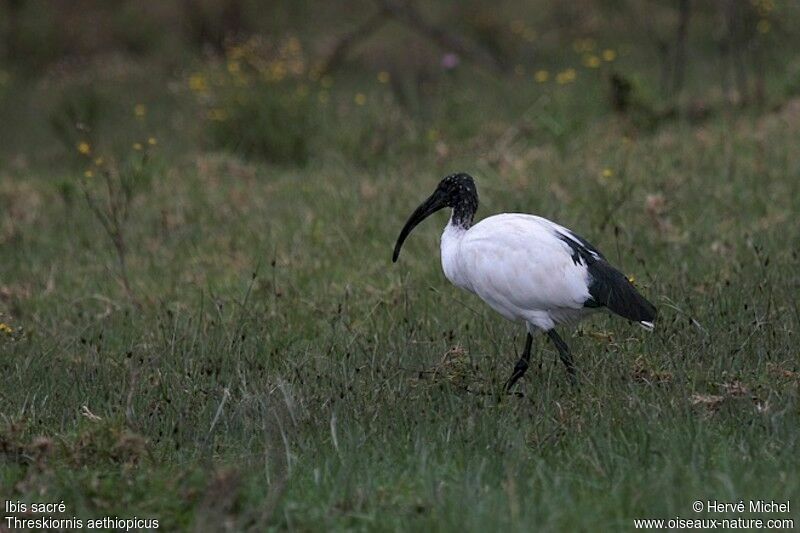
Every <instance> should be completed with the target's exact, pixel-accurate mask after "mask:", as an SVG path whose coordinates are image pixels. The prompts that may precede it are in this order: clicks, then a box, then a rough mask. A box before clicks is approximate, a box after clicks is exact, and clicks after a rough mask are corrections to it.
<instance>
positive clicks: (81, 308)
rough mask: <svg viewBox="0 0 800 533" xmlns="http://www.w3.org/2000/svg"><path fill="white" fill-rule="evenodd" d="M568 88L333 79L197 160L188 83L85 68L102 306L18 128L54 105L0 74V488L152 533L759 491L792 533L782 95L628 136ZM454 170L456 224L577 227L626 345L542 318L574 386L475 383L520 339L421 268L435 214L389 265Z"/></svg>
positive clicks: (677, 504)
mask: <svg viewBox="0 0 800 533" xmlns="http://www.w3.org/2000/svg"><path fill="white" fill-rule="evenodd" d="M588 76H593V74H592V73H587V71H585V70H582V71H580V72H579V79H578V81H577V82H576V84H575V85H574V86H565V87H559V86H557V85H554V84H553V83H552V82H550V84H548V85H547V86H546V87H539V86H536V85H532V84H530V83H524V82H522V81H518V82H513V81H512V82H507V83H497V82H492V81H489V80H486V79H482V78H481V79H478V80H473V81H471V82H469V83H466V82H465V80H464V79H459V78H457V77H454V78H453V79H446V80H440V81H439V84H438V85H436V87H437V89H436V90H437V91H439V92H438V93H436V94H434V95H433V96H428V97H427V98H428V99H429V100H428V101H427V103H425V104H424V106H425V112H424V113H422V114H420V115H419V116H411V117H410V118H409V116H408V115H407V111H404V110H403V109H402V108H401V107H400V106H399V104H397V103H396V101H395V100H394V99H393V97H392V94H391V93H390V92H389V89H388V88H386V87H384V86H381V85H379V84H377V82H374V81H369V82H365V81H363V80H362V79H359V78H354V79H352V80H349V79H345V80H341V81H339V80H337V81H336V83H335V84H334V87H333V88H332V89H331V91H330V97H331V101H330V103H329V105H328V106H327V107H325V106H321V107H320V108H319V109H318V110H317V111H315V113H316V117H315V119H316V120H318V121H319V122H318V126H317V127H318V128H320V130H319V132H318V133H317V134H316V136H315V137H314V138H312V139H309V157H308V161H307V162H306V163H305V164H304V165H303V166H300V167H294V166H285V165H283V166H282V165H275V164H273V163H270V162H269V161H264V160H263V159H260V158H254V159H253V160H248V159H245V158H244V157H242V156H238V155H235V154H230V153H223V152H217V151H214V149H213V148H210V147H209V143H208V141H207V137H206V136H205V134H204V127H205V122H204V121H203V119H202V110H198V108H197V106H196V104H195V102H194V101H193V99H192V97H191V96H190V95H188V94H183V93H178V94H177V95H176V94H169V95H167V94H164V95H159V94H158V93H157V91H154V90H152V89H151V92H150V93H147V94H145V95H144V96H141V95H140V96H138V97H137V94H138V93H136V92H135V90H134V89H133V87H139V85H137V83H139V82H130V81H129V80H126V81H124V82H119V81H117V82H114V83H116V85H114V84H111V85H110V86H109V88H108V89H107V90H105V89H103V90H99V92H100V94H104V95H106V96H105V97H104V102H105V104H104V106H105V107H102V106H101V107H100V109H104V111H103V113H106V115H105V118H103V117H101V118H100V120H101V123H100V124H98V126H97V128H98V129H99V130H101V131H103V132H104V134H103V135H97V139H96V141H94V145H93V146H96V148H95V150H96V151H97V152H102V153H105V154H109V155H107V158H113V155H114V154H116V157H117V159H118V160H124V158H125V157H126V155H125V154H126V153H127V152H128V151H130V148H129V143H130V142H132V141H134V140H137V139H139V140H141V139H144V138H146V137H147V136H148V135H154V136H156V137H157V139H158V140H159V144H158V146H157V147H156V148H155V149H154V150H153V158H154V161H155V163H156V164H155V166H154V168H155V170H153V172H155V174H154V176H152V177H151V183H150V184H149V186H148V187H147V188H146V189H144V190H142V191H139V192H138V193H137V194H136V195H135V196H134V199H133V203H132V205H131V212H130V217H129V222H128V224H127V225H126V239H127V243H128V249H129V252H128V255H127V265H128V269H129V275H130V283H131V292H132V293H133V297H129V296H128V295H127V294H126V291H125V290H124V289H123V285H122V283H121V281H120V279H119V269H118V266H117V258H116V256H115V252H114V249H113V247H112V246H111V241H110V240H109V238H108V235H106V234H105V233H104V231H103V229H102V227H101V225H100V223H99V222H98V220H97V219H96V218H95V217H94V216H93V214H92V212H91V211H90V210H89V209H87V206H86V204H85V202H84V199H83V197H82V196H81V194H80V185H79V183H80V176H81V175H82V174H83V170H84V167H85V165H86V164H87V162H86V161H84V160H83V159H81V158H80V157H78V156H76V154H74V153H72V152H74V150H73V147H71V146H67V147H64V146H61V145H59V143H58V140H57V138H56V137H55V136H54V135H52V133H47V126H46V124H47V122H46V120H47V119H46V117H48V116H51V115H50V109H51V108H52V109H62V108H63V106H61V107H59V105H56V103H53V104H52V105H47V104H41V105H40V107H39V108H37V109H34V110H33V111H30V110H28V109H22V108H20V107H18V106H16V105H14V106H12V104H11V101H12V99H16V98H20V97H19V96H18V95H20V94H22V93H23V92H24V91H23V89H22V88H18V89H17V90H14V91H10V94H12V96H7V100H6V103H5V107H4V111H3V113H4V115H5V116H6V117H11V116H19V114H23V113H29V114H30V115H31V116H27V118H26V120H24V121H22V122H21V124H22V125H23V126H22V127H21V128H20V130H21V132H20V136H21V138H27V139H28V141H29V143H28V144H27V145H26V144H24V143H22V142H18V143H17V144H14V145H13V146H14V150H15V154H17V157H16V158H8V159H4V160H3V162H2V163H0V257H2V260H0V313H1V314H0V321H2V322H3V323H6V324H7V325H8V326H10V327H11V328H13V330H14V331H13V333H11V334H5V333H0V374H2V376H3V380H2V384H1V385H0V400H1V401H2V406H3V407H2V411H1V414H2V420H0V422H1V423H2V426H0V488H2V496H3V498H4V499H20V500H22V501H27V502H35V501H36V502H39V501H56V502H57V501H60V500H63V501H64V502H65V503H66V505H67V508H68V515H71V514H74V515H76V516H80V517H84V518H98V517H102V516H109V515H110V516H114V515H117V516H120V517H131V516H133V515H136V516H139V517H151V518H158V519H159V520H160V522H161V525H162V527H163V528H166V529H167V530H174V529H189V528H205V529H206V530H211V529H215V528H222V527H230V528H233V529H243V528H248V527H252V528H257V529H260V528H261V527H263V526H265V525H269V526H271V527H273V528H276V529H286V528H289V529H299V530H325V529H357V530H365V529H368V530H417V529H420V528H426V529H433V530H447V531H449V530H464V529H466V530H470V531H482V530H497V529H504V530H521V531H528V530H539V529H542V530H589V529H601V530H604V529H605V530H607V529H611V530H616V529H632V526H633V519H634V518H674V517H675V516H680V517H683V518H694V517H698V516H703V515H702V514H701V515H697V514H695V513H693V512H692V510H691V503H692V502H693V501H694V500H697V499H701V500H705V499H716V500H720V501H730V502H738V501H739V500H745V501H746V500H748V499H766V500H770V499H774V500H780V501H785V500H787V499H788V500H792V507H793V509H792V513H791V514H790V515H780V516H771V517H778V518H793V519H794V520H795V523H797V520H798V519H800V515H798V514H797V509H796V507H797V505H796V503H797V502H800V482H799V481H798V477H797V472H798V471H800V459H798V457H799V455H798V438H800V403H798V384H799V383H800V364H799V363H800V361H799V360H798V349H797V331H798V319H799V318H800V316H799V315H798V303H797V295H798V293H800V277H798V272H800V257H798V254H800V249H799V248H798V246H799V243H800V229H799V228H798V225H797V224H796V221H795V218H796V214H797V213H798V212H800V190H798V187H800V186H799V185H798V179H797V177H798V174H800V153H798V151H797V149H796V142H795V141H796V139H797V137H798V134H800V114H799V113H798V102H797V100H787V101H785V102H782V105H781V106H780V107H779V108H777V109H776V110H772V111H753V110H743V111H738V110H733V109H721V110H720V111H719V112H718V113H716V114H714V115H713V116H712V117H711V118H709V119H708V120H706V121H705V122H702V123H699V124H690V123H687V122H683V121H680V120H676V121H672V122H668V123H665V124H663V125H661V126H660V127H658V128H655V129H653V130H652V131H648V130H639V129H637V128H636V127H635V126H634V125H632V124H631V123H629V122H628V121H627V120H625V119H622V118H619V117H616V116H613V115H611V114H609V113H608V112H606V111H605V109H606V104H605V101H604V95H603V89H602V87H603V86H602V78H601V77H600V76H597V77H595V78H590V77H588ZM370 79H372V78H370ZM20 83H22V82H20ZM128 83H133V85H128ZM154 83H155V82H154ZM353 87H366V89H361V90H364V91H365V93H366V95H367V103H366V105H364V106H357V105H355V104H354V101H353ZM310 90H311V91H312V92H311V97H312V98H315V97H316V92H314V91H317V90H318V88H316V87H311V89H310ZM34 94H35V93H34ZM12 97H13V98H12ZM140 100H144V102H145V103H146V104H147V108H148V115H147V119H146V122H145V123H141V122H137V121H136V120H135V119H134V118H133V115H132V111H131V110H132V109H133V105H134V104H135V103H136V102H138V101H140ZM269 105H272V103H270V104H269ZM111 117H113V118H111ZM371 128H372V129H371ZM371 131H374V136H373V135H370V132H371ZM270 134H272V133H270ZM26 135H27V136H28V137H26ZM375 138H377V141H376V142H375V143H374V144H370V142H369V141H370V140H374V139H375ZM234 144H235V143H234ZM20 154H21V155H20ZM605 169H608V170H610V172H605V173H604V172H603V171H604V170H605ZM456 170H466V171H468V172H470V173H472V174H473V175H474V176H476V178H477V183H478V188H479V194H480V197H481V207H480V209H479V212H478V217H484V216H488V215H490V214H493V213H498V212H504V211H524V212H531V213H537V214H540V215H542V216H546V217H549V218H553V219H555V220H557V221H559V222H560V223H562V224H564V225H567V226H569V227H571V228H573V229H575V230H576V231H578V232H579V233H581V234H582V235H584V236H585V237H587V238H588V239H590V240H591V241H592V242H593V243H595V244H596V245H597V246H598V247H599V248H600V249H601V250H603V251H604V252H605V254H606V255H607V256H608V257H609V258H610V259H611V260H612V261H613V262H615V263H616V264H618V265H619V266H620V267H621V268H622V269H623V271H624V272H626V273H628V274H630V275H633V276H635V279H636V284H637V285H638V286H639V287H640V289H641V291H642V292H643V293H644V294H646V295H647V296H648V297H649V298H650V299H651V300H652V301H653V302H654V303H655V304H656V305H657V306H658V308H659V310H660V317H659V321H658V323H657V328H656V331H655V332H654V333H652V334H648V333H647V332H644V331H642V330H641V329H640V328H637V327H634V326H632V325H630V324H627V323H626V322H625V321H624V320H621V319H616V318H613V317H606V316H602V315H601V316H597V317H595V318H593V319H591V320H589V321H587V322H585V323H583V324H582V325H581V326H580V328H578V329H577V330H575V331H572V330H569V329H567V330H565V331H564V332H563V336H564V338H565V339H566V340H567V342H568V343H569V344H570V345H571V347H572V348H573V351H574V353H575V355H576V363H577V366H578V369H579V376H580V381H581V386H580V387H579V388H576V387H571V386H570V385H569V384H568V382H567V380H566V376H565V374H564V371H563V368H562V366H561V364H560V362H559V361H558V358H557V355H556V353H555V351H554V349H553V348H552V347H551V345H550V344H548V343H547V342H545V340H544V339H537V343H536V345H535V349H536V353H537V355H535V357H536V358H538V357H540V358H541V360H542V362H543V364H542V369H541V371H539V370H538V369H537V368H536V365H534V367H533V368H532V370H531V371H529V372H528V375H527V376H526V377H525V378H524V379H523V380H522V381H521V389H520V390H521V391H522V392H524V397H516V396H506V395H504V394H501V387H502V383H503V382H504V380H505V379H506V378H507V377H508V375H509V373H510V371H511V369H512V367H513V364H514V362H515V360H516V358H517V355H516V354H517V353H518V351H519V350H520V349H521V345H522V343H523V340H524V338H523V330H522V328H521V327H519V326H516V325H513V324H510V323H507V322H505V321H504V320H503V319H502V318H500V317H499V316H497V315H495V314H494V313H493V312H491V310H489V309H488V308H487V307H486V306H485V305H483V304H482V303H481V302H480V301H479V300H477V299H476V298H475V297H473V296H470V295H468V294H466V293H462V292H459V291H458V290H457V289H456V288H454V287H452V286H450V285H449V284H448V283H447V281H446V280H445V279H444V276H443V275H442V273H441V270H440V264H439V259H438V248H437V235H438V232H439V231H440V230H441V227H442V226H443V225H444V223H445V220H446V218H445V215H443V214H442V215H437V216H436V217H433V218H432V219H431V220H429V221H428V222H426V223H425V224H424V225H423V226H421V227H420V228H419V229H418V230H417V231H416V232H415V234H414V235H413V236H412V237H411V238H410V240H409V241H408V243H407V244H406V246H405V248H404V252H403V255H402V257H401V259H400V261H399V263H398V264H394V265H393V264H392V263H391V260H390V258H391V250H392V247H393V244H394V240H395V238H396V236H397V233H398V231H399V230H400V228H401V227H402V224H403V222H404V221H405V218H406V217H407V215H408V214H409V213H410V211H411V209H413V208H414V207H415V206H416V205H417V203H418V202H419V201H420V200H421V199H422V198H424V197H426V196H427V194H429V192H430V190H432V188H433V187H434V186H435V184H436V183H437V182H438V180H439V179H440V178H441V177H442V176H443V175H444V174H446V173H449V172H452V171H456ZM95 179H96V178H95ZM90 186H92V187H94V186H95V185H90ZM732 516H733V515H732ZM745 516H748V515H747V514H746V515H745ZM714 517H716V518H720V517H721V515H715V516H714Z"/></svg>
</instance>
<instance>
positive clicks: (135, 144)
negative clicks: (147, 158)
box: [133, 143, 142, 152]
mask: <svg viewBox="0 0 800 533" xmlns="http://www.w3.org/2000/svg"><path fill="white" fill-rule="evenodd" d="M133 149H134V150H136V151H137V152H141V150H142V143H133Z"/></svg>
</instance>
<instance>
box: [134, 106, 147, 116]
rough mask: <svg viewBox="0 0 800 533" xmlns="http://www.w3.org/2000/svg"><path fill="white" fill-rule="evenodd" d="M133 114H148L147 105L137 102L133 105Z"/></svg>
mask: <svg viewBox="0 0 800 533" xmlns="http://www.w3.org/2000/svg"><path fill="white" fill-rule="evenodd" d="M133 114H134V115H136V116H137V117H139V118H143V117H144V116H145V115H146V114H147V107H146V106H145V105H144V104H136V105H135V106H133Z"/></svg>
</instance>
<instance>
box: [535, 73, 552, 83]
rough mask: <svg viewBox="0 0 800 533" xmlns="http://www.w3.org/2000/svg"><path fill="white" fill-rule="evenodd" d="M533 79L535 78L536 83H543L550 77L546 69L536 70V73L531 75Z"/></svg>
mask: <svg viewBox="0 0 800 533" xmlns="http://www.w3.org/2000/svg"><path fill="white" fill-rule="evenodd" d="M533 79H535V80H536V82H537V83H544V82H546V81H547V80H549V79H550V73H549V72H547V71H546V70H537V71H536V74H534V75H533Z"/></svg>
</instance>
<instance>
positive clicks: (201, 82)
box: [189, 73, 208, 93]
mask: <svg viewBox="0 0 800 533" xmlns="http://www.w3.org/2000/svg"><path fill="white" fill-rule="evenodd" d="M189 89H191V90H192V91H194V92H196V93H204V92H206V91H207V90H208V84H207V83H206V77H205V76H203V75H202V74H200V73H197V74H192V75H191V76H189Z"/></svg>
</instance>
